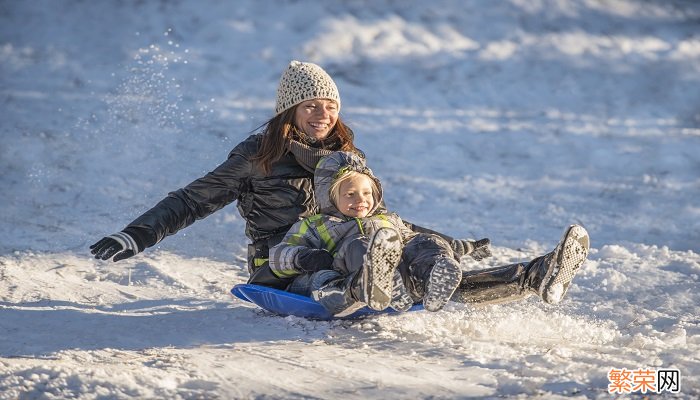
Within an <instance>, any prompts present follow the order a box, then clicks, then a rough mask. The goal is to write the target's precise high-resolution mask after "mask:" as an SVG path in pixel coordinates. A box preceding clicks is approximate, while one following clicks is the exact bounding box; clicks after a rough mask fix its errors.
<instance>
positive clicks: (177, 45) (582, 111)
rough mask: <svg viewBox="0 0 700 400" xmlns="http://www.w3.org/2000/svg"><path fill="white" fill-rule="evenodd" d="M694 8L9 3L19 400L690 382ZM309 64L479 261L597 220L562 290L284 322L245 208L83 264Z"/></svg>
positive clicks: (378, 162) (2, 96)
mask: <svg viewBox="0 0 700 400" xmlns="http://www.w3.org/2000/svg"><path fill="white" fill-rule="evenodd" d="M698 21H700V6H699V5H697V4H695V2H692V1H678V0H676V1H660V0H659V1H631V0H629V1H620V0H614V1H594V0H583V1H565V0H560V1H554V0H551V1H546V0H541V1H524V0H509V1H499V2H483V1H432V2H419V1H415V2H413V1H409V2H395V1H371V2H364V1H324V2H312V1H303V0H301V1H279V2H275V1H264V2H263V1H254V0H250V1H236V2H215V1H211V2H210V1H198V2H194V1H192V2H189V1H172V2H136V1H125V2H105V1H99V2H81V1H67V0H66V1H6V2H2V3H0V121H1V122H0V135H1V138H2V140H1V141H0V171H2V174H0V183H1V186H0V187H1V188H2V190H0V206H1V207H2V212H1V213H0V338H1V340H0V399H15V398H48V399H52V398H81V399H92V398H118V399H121V398H168V399H177V398H182V399H189V398H224V399H228V398H328V399H336V398H357V399H365V398H382V399H384V398H466V397H487V398H495V397H515V398H530V397H533V396H542V397H543V398H548V399H549V398H557V397H562V398H563V397H567V398H569V397H574V398H576V397H579V398H600V399H607V398H610V396H611V395H610V394H609V393H608V385H609V384H610V383H611V381H610V380H609V377H608V372H609V371H610V369H611V368H618V369H621V368H626V369H628V370H633V369H634V370H636V369H655V370H659V369H677V370H679V371H680V372H681V376H682V385H681V392H680V393H678V394H676V395H675V396H677V397H679V398H688V399H691V398H697V397H698V396H700V382H699V381H698V376H699V375H700V356H699V354H700V336H698V335H699V334H700V319H699V317H698V315H700V306H698V304H700V294H698V293H699V290H698V289H699V287H698V286H699V285H698V281H699V278H698V276H699V275H700V205H699V203H698V200H697V199H698V197H700V156H698V154H700V109H699V108H698V105H699V104H700V33H699V32H700V31H699V30H698ZM292 59H299V60H305V61H312V62H316V63H318V64H320V65H322V66H323V67H324V68H325V69H326V70H327V71H328V72H329V73H330V74H331V75H332V76H333V77H334V79H335V81H336V83H337V84H338V86H339V89H340V93H341V97H342V100H343V101H342V110H341V114H342V117H343V118H344V119H345V121H346V122H347V123H348V124H349V125H350V126H351V127H352V128H353V130H354V132H355V136H356V142H357V144H358V145H359V147H360V148H362V149H363V150H364V151H365V153H366V154H367V157H368V160H369V163H370V166H371V167H372V168H373V170H374V172H375V173H376V174H377V175H378V176H379V177H380V178H381V179H382V181H383V185H384V188H385V193H386V201H387V205H388V206H389V207H390V208H391V209H392V210H394V211H397V212H399V213H400V214H401V215H402V216H403V217H404V218H405V219H406V220H408V221H411V222H414V223H416V224H419V225H423V226H426V227H429V228H433V229H436V230H439V231H442V232H444V233H446V234H449V235H452V236H455V237H465V238H466V237H471V238H481V237H489V238H491V241H492V244H493V252H494V256H493V257H492V258H490V259H487V260H485V261H483V262H481V263H476V262H474V261H471V260H466V259H465V260H463V262H462V267H463V268H464V269H465V270H469V269H477V268H485V267H494V266H500V265H504V264H507V263H513V262H519V261H523V260H528V259H530V258H532V257H535V256H537V255H540V254H543V253H545V252H547V251H550V250H551V249H552V248H553V247H554V246H555V245H556V243H557V241H558V240H559V238H560V236H561V234H562V233H563V232H564V229H565V227H566V226H568V225H569V224H571V223H579V224H582V225H584V226H585V227H586V229H587V230H588V232H589V233H590V235H591V252H590V256H589V260H588V261H587V262H586V264H585V265H584V267H583V269H582V270H581V272H580V273H579V274H578V275H577V277H576V279H575V280H574V283H573V285H572V286H571V288H570V289H569V290H568V292H567V294H566V298H565V299H564V301H563V302H562V303H561V304H559V305H557V306H549V305H546V304H544V303H542V302H540V301H538V300H537V299H536V298H529V299H527V300H524V301H520V302H517V303H511V304H501V305H491V306H480V307H475V306H465V305H461V304H455V303H450V304H448V306H447V307H446V309H445V310H444V311H442V312H438V313H433V314H429V313H426V312H414V313H408V314H405V315H399V316H381V317H376V318H370V319H366V320H362V321H354V322H353V321H336V322H316V321H308V320H303V319H299V318H294V317H287V318H284V317H277V316H272V315H269V314H266V313H264V312H262V311H260V310H258V309H256V308H253V307H251V306H250V305H249V304H245V303H243V302H241V301H239V300H236V299H234V298H233V297H232V296H231V295H230V293H229V289H230V288H231V287H232V286H233V285H234V284H236V283H241V282H244V281H245V280H246V278H247V270H246V268H245V251H246V244H247V240H246V238H245V236H244V234H243V231H244V222H243V221H242V219H241V217H240V216H239V214H238V212H237V210H236V208H235V206H234V205H230V206H228V207H226V208H224V209H223V210H221V211H219V212H217V213H215V214H214V215H212V216H210V217H209V218H207V219H205V220H202V221H199V222H197V223H196V224H194V225H193V226H191V227H190V228H187V229H185V230H183V231H181V232H180V233H178V234H176V235H174V236H173V237H170V238H167V239H166V240H165V241H163V242H162V243H161V244H159V245H158V246H156V247H155V248H152V249H149V250H148V251H146V252H145V253H143V254H140V255H138V256H136V257H134V258H131V259H128V260H125V261H122V262H119V263H111V262H101V261H96V260H94V259H92V258H91V257H90V254H89V250H88V246H89V245H90V244H92V243H94V242H95V241H97V240H98V239H99V238H101V237H102V236H103V235H106V234H110V233H113V232H115V231H118V230H120V229H122V228H123V227H124V226H125V225H126V224H127V223H128V222H130V221H131V220H133V219H134V218H135V217H137V216H138V215H140V214H141V213H142V212H144V211H146V210H147V209H148V208H149V207H151V206H153V205H154V204H155V203H156V202H157V201H159V200H160V199H161V198H163V197H164V196H166V195H167V193H168V192H169V191H171V190H174V189H177V188H179V187H182V186H184V185H186V184H187V183H189V182H191V181H192V180H194V179H195V178H197V177H199V176H201V175H203V174H205V173H206V172H207V171H210V170H211V169H213V168H214V167H216V166H217V165H218V164H219V163H220V162H222V161H223V160H224V159H225V158H226V156H227V154H228V152H229V151H230V149H231V148H233V146H235V145H236V144H237V143H238V142H240V141H241V140H242V139H244V138H245V137H247V136H248V135H249V134H250V133H251V132H252V131H254V130H255V129H256V128H257V127H258V126H260V125H261V124H262V123H264V122H265V120H266V119H268V118H269V117H271V116H272V113H273V111H272V110H273V107H274V98H275V90H276V85H277V81H278V79H279V76H280V74H281V72H282V70H283V69H284V68H285V67H286V65H287V63H288V62H289V61H290V60H292ZM636 393H637V395H640V396H641V393H640V392H636ZM664 395H665V396H666V397H671V396H672V394H671V393H669V392H666V393H664ZM652 396H654V395H652Z"/></svg>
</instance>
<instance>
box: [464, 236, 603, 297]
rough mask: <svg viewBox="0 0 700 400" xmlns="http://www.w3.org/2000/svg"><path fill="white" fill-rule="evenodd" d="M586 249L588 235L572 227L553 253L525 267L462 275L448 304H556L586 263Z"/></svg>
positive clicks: (492, 269) (493, 269)
mask: <svg viewBox="0 0 700 400" xmlns="http://www.w3.org/2000/svg"><path fill="white" fill-rule="evenodd" d="M589 247H590V238H589V237H588V232H586V230H585V229H584V228H583V227H581V226H579V225H572V226H570V227H569V228H567V230H566V231H565V232H564V236H563V237H562V239H561V240H560V241H559V244H558V245H557V247H556V248H555V249H554V251H552V252H551V253H548V254H545V255H544V256H540V257H537V258H535V259H534V260H532V261H530V262H528V263H519V264H511V265H506V266H503V267H496V268H489V269H485V270H477V271H467V272H463V273H462V281H461V282H460V284H459V287H458V288H457V290H456V291H455V293H454V295H453V296H452V300H454V301H458V302H462V303H503V302H511V301H517V300H521V299H523V298H525V297H527V296H529V295H531V294H537V295H538V296H539V297H540V298H542V300H544V301H545V302H547V303H550V304H556V303H558V302H560V301H561V300H562V298H563V297H564V295H565V294H566V292H567V291H568V289H569V286H570V285H571V281H572V280H573V279H574V276H575V275H576V273H577V272H578V270H579V269H580V268H581V266H582V265H583V263H584V262H585V261H586V258H587V257H588V249H589Z"/></svg>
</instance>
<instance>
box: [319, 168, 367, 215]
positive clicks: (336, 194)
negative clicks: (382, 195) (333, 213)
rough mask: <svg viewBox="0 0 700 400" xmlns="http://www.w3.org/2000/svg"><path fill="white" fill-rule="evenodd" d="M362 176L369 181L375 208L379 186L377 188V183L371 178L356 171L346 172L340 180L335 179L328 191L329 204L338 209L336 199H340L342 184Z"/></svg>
mask: <svg viewBox="0 0 700 400" xmlns="http://www.w3.org/2000/svg"><path fill="white" fill-rule="evenodd" d="M359 175H362V176H364V177H365V178H367V179H369V181H370V184H371V186H372V198H373V199H374V206H375V208H376V206H377V203H378V202H379V186H377V182H376V181H375V180H374V179H372V177H371V176H369V175H367V174H363V173H362V172H357V171H348V172H346V173H345V174H343V176H341V177H340V178H338V179H336V180H335V181H334V182H333V184H332V185H331V189H330V195H331V202H332V203H333V205H334V206H336V207H338V199H339V198H340V185H342V184H343V182H345V181H347V180H348V179H351V178H353V177H355V176H359Z"/></svg>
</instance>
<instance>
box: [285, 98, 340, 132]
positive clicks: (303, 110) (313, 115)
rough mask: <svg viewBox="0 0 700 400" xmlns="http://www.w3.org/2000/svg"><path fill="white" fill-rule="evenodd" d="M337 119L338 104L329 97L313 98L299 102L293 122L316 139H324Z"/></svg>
mask: <svg viewBox="0 0 700 400" xmlns="http://www.w3.org/2000/svg"><path fill="white" fill-rule="evenodd" d="M337 121H338V104H336V102H335V101H333V100H329V99H313V100H307V101H303V102H301V103H299V105H298V106H297V109H296V113H295V115H294V124H295V125H296V126H297V128H299V129H300V130H301V131H302V132H304V133H306V134H307V135H309V136H311V137H312V138H316V139H319V140H321V139H325V138H326V137H327V136H328V134H329V133H330V132H331V129H333V127H334V126H335V123H336V122H337Z"/></svg>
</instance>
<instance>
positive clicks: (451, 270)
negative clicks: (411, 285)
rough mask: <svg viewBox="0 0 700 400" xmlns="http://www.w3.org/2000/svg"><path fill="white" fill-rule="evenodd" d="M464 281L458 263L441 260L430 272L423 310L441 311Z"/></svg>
mask: <svg viewBox="0 0 700 400" xmlns="http://www.w3.org/2000/svg"><path fill="white" fill-rule="evenodd" d="M461 280H462V269H461V268H460V267H459V265H457V264H456V263H453V262H450V260H448V259H445V258H441V259H439V260H438V261H437V262H436V263H435V266H434V267H433V269H432V270H431V271H430V277H429V278H428V284H427V286H426V289H425V297H424V298H423V308H425V309H426V310H428V311H431V312H434V311H440V310H442V308H443V307H445V304H447V302H448V301H449V300H450V298H451V297H452V294H454V292H455V290H457V286H459V282H460V281H461Z"/></svg>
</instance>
